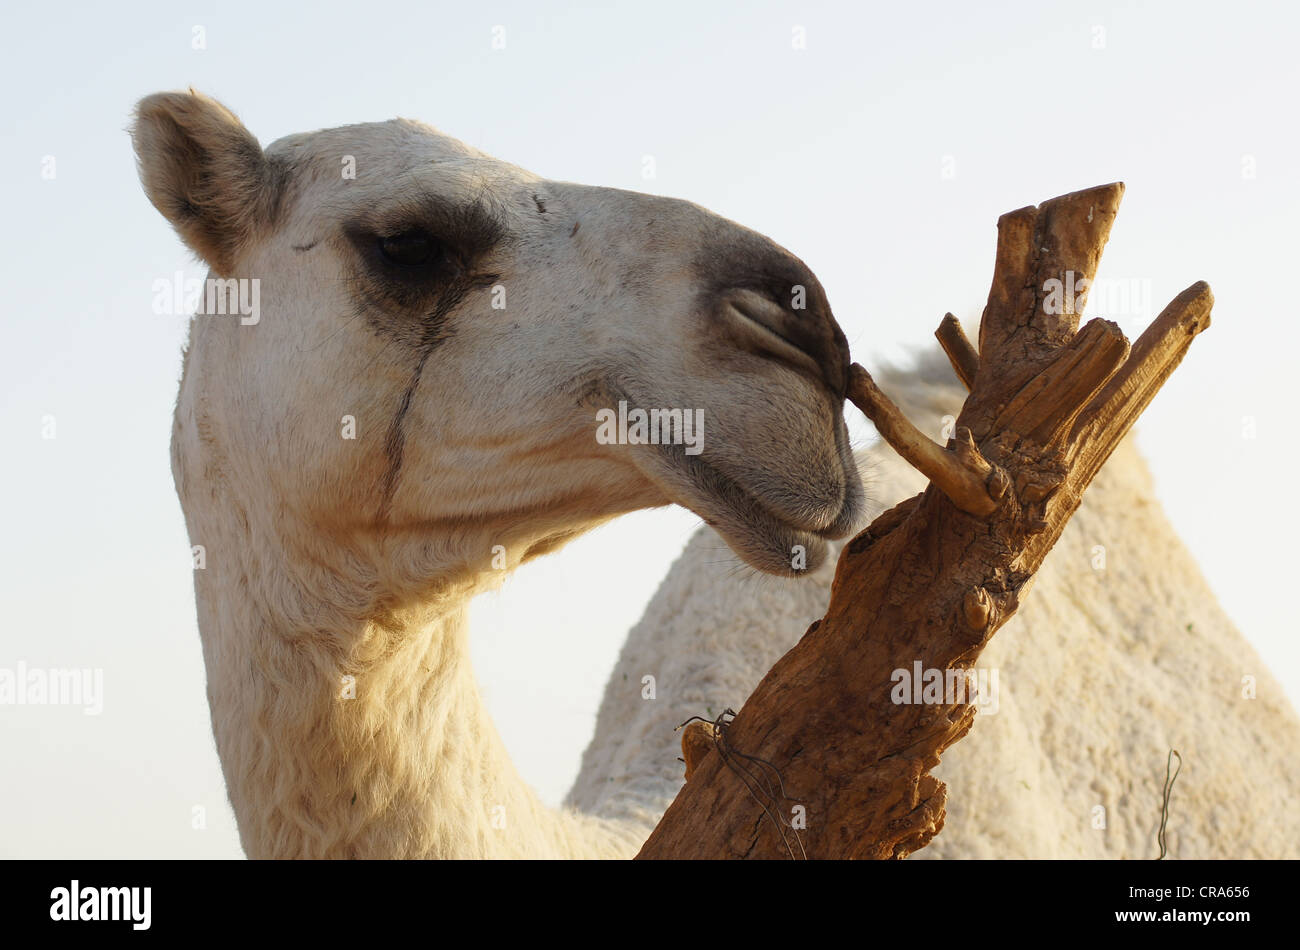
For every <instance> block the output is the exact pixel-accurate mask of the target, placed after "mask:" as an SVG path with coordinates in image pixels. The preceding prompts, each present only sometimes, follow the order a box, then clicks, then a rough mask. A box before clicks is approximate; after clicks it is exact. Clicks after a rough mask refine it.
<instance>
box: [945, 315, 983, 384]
mask: <svg viewBox="0 0 1300 950" xmlns="http://www.w3.org/2000/svg"><path fill="white" fill-rule="evenodd" d="M934 335H935V337H936V338H937V339H938V341H939V345H940V346H942V347H943V351H944V352H945V353H946V354H948V362H950V363H951V364H952V369H953V372H954V373H956V374H957V378H958V379H960V380H961V383H962V385H963V386H965V387H966V391H967V392H970V388H971V387H972V386H974V385H975V374H976V373H977V372H979V368H980V356H979V354H978V353H976V352H975V347H974V345H973V344H972V343H971V341H970V339H969V338H968V337H967V336H966V331H965V330H963V329H962V328H961V321H960V320H958V319H957V318H956V317H954V316H953V315H952V314H951V313H947V314H944V317H943V322H942V323H940V324H939V329H937V330H935V331H934Z"/></svg>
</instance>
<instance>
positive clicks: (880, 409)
mask: <svg viewBox="0 0 1300 950" xmlns="http://www.w3.org/2000/svg"><path fill="white" fill-rule="evenodd" d="M848 396H849V400H850V401H851V402H852V403H853V404H854V405H855V406H857V407H858V408H859V409H861V410H862V412H863V413H864V414H865V415H866V417H867V418H868V419H870V420H871V421H872V422H874V423H875V425H876V429H877V430H878V431H879V432H880V437H881V438H883V439H884V440H885V441H886V442H888V443H889V444H890V445H891V446H893V447H894V451H896V452H897V453H898V454H899V455H901V456H902V457H903V458H905V459H907V461H908V462H910V463H911V465H912V466H913V467H914V468H916V469H917V470H918V471H920V472H921V473H922V474H924V475H925V476H926V477H927V478H929V479H930V481H932V482H933V483H934V484H935V486H936V487H938V489H939V490H940V491H942V492H943V493H944V494H945V495H947V496H948V497H949V498H950V499H952V503H953V504H954V505H956V506H957V507H958V508H960V509H961V510H962V511H965V512H967V513H968V514H972V515H975V516H977V517H980V518H985V517H988V516H989V515H991V514H993V512H994V511H996V510H997V507H998V503H999V502H1000V501H1001V500H1002V498H1003V497H1004V496H1005V495H1006V492H1007V487H1008V482H1007V477H1006V473H1005V472H1001V473H1000V472H998V471H997V470H995V469H994V468H993V466H992V465H990V464H989V463H988V462H986V461H985V460H984V456H982V455H980V451H979V449H978V448H976V446H975V442H974V440H973V439H972V438H971V434H970V430H969V429H967V428H965V427H962V428H961V429H958V430H957V437H956V439H955V443H956V444H955V445H954V446H953V448H952V450H951V451H950V450H948V449H945V448H943V447H942V446H940V445H938V444H937V443H935V442H932V441H931V440H930V439H928V438H926V437H925V435H923V434H922V432H921V430H920V429H918V428H917V427H916V426H914V425H912V423H911V422H909V421H908V420H907V417H906V416H904V415H903V413H902V412H901V411H900V410H899V409H898V407H897V406H895V405H894V404H893V403H892V402H890V401H889V398H888V397H887V396H885V394H884V393H882V392H881V391H880V389H879V388H878V387H877V386H876V383H875V380H873V379H872V378H871V374H870V373H868V372H867V371H866V370H865V369H863V368H862V367H861V366H859V365H858V364H857V363H854V364H853V366H852V367H850V369H849V390H848Z"/></svg>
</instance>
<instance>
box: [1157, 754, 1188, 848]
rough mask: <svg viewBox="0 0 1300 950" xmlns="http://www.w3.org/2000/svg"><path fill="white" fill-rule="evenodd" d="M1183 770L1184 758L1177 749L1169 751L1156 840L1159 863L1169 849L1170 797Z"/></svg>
mask: <svg viewBox="0 0 1300 950" xmlns="http://www.w3.org/2000/svg"><path fill="white" fill-rule="evenodd" d="M1176 755H1177V756H1178V768H1177V769H1175V770H1174V774H1173V777H1172V778H1171V777H1170V776H1169V767H1170V766H1171V765H1173V762H1174V756H1176ZM1182 770H1183V757H1182V755H1180V754H1179V752H1178V750H1177V749H1170V750H1169V757H1168V758H1167V759H1166V760H1165V793H1164V802H1163V804H1162V805H1161V806H1160V831H1159V832H1158V833H1157V834H1156V840H1157V841H1159V842H1160V857H1158V858H1156V860H1157V861H1163V860H1164V859H1165V855H1166V854H1167V853H1168V849H1167V848H1166V847H1165V825H1166V824H1168V822H1169V796H1170V795H1171V794H1172V793H1173V791H1174V782H1175V780H1177V778H1178V773H1179V772H1181V771H1182Z"/></svg>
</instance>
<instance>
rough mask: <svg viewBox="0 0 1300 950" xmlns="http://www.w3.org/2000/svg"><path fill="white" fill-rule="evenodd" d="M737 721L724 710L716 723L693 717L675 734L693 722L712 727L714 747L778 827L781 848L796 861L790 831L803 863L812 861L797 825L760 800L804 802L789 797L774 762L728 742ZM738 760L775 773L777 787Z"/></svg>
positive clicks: (734, 714)
mask: <svg viewBox="0 0 1300 950" xmlns="http://www.w3.org/2000/svg"><path fill="white" fill-rule="evenodd" d="M728 717H730V718H728ZM735 718H736V713H735V710H733V709H724V710H723V711H722V712H721V713H719V714H718V717H717V718H716V719H712V720H709V719H705V718H704V717H703V716H691V717H690V718H689V719H687V720H686V721H685V722H683V723H682V724H681V725H679V726H678V727H677V729H675V730H673V731H674V732H676V731H678V730H680V729H683V728H685V727H686V726H687V725H689V724H690V723H692V722H704V723H708V724H709V725H711V726H712V727H713V735H712V738H713V745H714V748H716V749H717V750H718V754H719V755H720V756H722V762H723V764H724V765H726V766H727V768H729V769H731V771H732V772H734V773H735V775H736V777H737V778H739V779H740V781H741V784H743V785H744V786H745V789H746V790H747V791H748V792H749V795H750V797H751V798H753V799H754V801H755V802H757V803H758V807H759V808H761V809H763V814H765V815H766V816H767V817H768V820H769V821H771V822H772V824H773V825H774V826H776V830H777V834H779V835H780V836H781V844H783V845H784V846H785V850H786V853H787V854H789V855H790V859H791V860H792V861H793V860H796V858H795V853H794V849H793V848H791V847H790V842H789V839H788V838H787V837H786V834H785V829H786V828H789V829H790V833H791V834H792V835H793V836H794V840H795V844H797V845H798V846H799V853H800V855H802V857H803V860H805V861H806V860H808V852H807V851H806V850H805V849H804V846H803V840H802V839H801V838H800V836H799V830H798V829H797V828H795V827H794V825H793V824H791V823H789V822H787V821H786V820H785V819H784V818H783V817H781V816H780V815H778V814H776V813H774V812H773V810H772V809H771V808H769V807H768V805H767V802H765V801H764V800H763V798H760V797H759V792H762V793H763V795H764V796H765V797H766V798H767V799H768V800H769V801H770V802H771V803H772V805H773V806H778V805H779V803H780V801H781V800H785V801H791V802H800V801H802V799H799V798H794V797H793V796H791V795H789V794H787V793H786V790H785V782H784V781H783V780H782V778H781V770H780V769H778V768H777V767H776V766H775V765H773V764H772V763H771V762H769V761H767V760H766V759H763V758H760V757H759V756H756V755H749V754H747V753H745V752H740V751H738V750H737V749H734V748H732V747H731V744H730V743H729V742H728V741H727V727H728V726H730V725H731V721H732V720H734V719H735ZM737 759H745V760H747V761H749V762H753V763H755V764H756V765H759V766H766V767H767V768H769V769H771V770H772V773H773V774H774V775H775V776H776V787H775V788H774V787H773V785H772V780H771V779H770V778H768V777H767V775H766V774H764V773H762V772H761V771H760V772H759V773H758V774H757V775H756V774H755V773H754V772H752V771H750V769H749V768H748V767H747V766H745V765H744V764H742V763H740V762H738V761H737ZM776 789H780V796H779V797H778V796H777V793H776Z"/></svg>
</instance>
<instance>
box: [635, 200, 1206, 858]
mask: <svg viewBox="0 0 1300 950" xmlns="http://www.w3.org/2000/svg"><path fill="white" fill-rule="evenodd" d="M1123 191H1124V186H1123V185H1122V184H1119V183H1116V184H1110V185H1103V186H1100V187H1097V188H1091V189H1088V190H1086V191H1079V192H1075V193H1073V194H1068V195H1064V196H1062V197H1059V198H1054V199H1052V200H1050V201H1047V202H1044V203H1043V204H1041V205H1039V206H1038V207H1036V208H1034V207H1029V208H1021V209H1020V210H1018V211H1012V212H1010V213H1008V214H1005V215H1003V216H1002V217H1001V218H1000V219H999V220H998V245H997V259H996V264H995V267H994V273H993V285H992V288H991V290H990V291H989V297H988V304H987V306H986V307H985V309H984V314H983V317H982V319H981V323H980V331H979V350H978V353H976V350H975V348H974V347H973V346H972V344H971V343H970V342H969V341H968V340H967V339H966V337H965V335H964V334H963V333H962V331H961V327H960V325H959V324H958V323H957V321H956V320H955V319H954V318H952V316H951V315H949V316H948V317H947V318H945V320H944V323H943V324H942V325H941V326H940V328H939V331H938V333H937V336H938V337H939V339H940V341H941V343H942V344H943V346H944V349H945V351H946V352H947V353H948V355H949V357H950V359H951V361H952V364H953V368H954V370H955V372H956V373H957V375H958V376H959V377H960V378H961V379H962V381H963V382H964V383H965V384H966V386H967V387H968V388H969V390H970V394H969V396H968V398H967V399H966V402H965V404H964V406H963V408H962V410H961V414H960V416H959V417H958V419H957V426H956V429H955V436H954V438H952V439H950V440H949V442H948V444H947V446H946V447H944V446H939V445H938V444H936V443H934V442H932V441H931V440H930V439H928V438H927V437H926V436H925V435H923V434H922V433H921V432H919V431H918V430H917V429H916V428H915V427H914V426H913V425H912V424H911V423H910V422H909V421H908V420H907V419H906V418H905V417H904V416H903V414H902V413H901V412H900V411H899V410H898V409H897V407H895V406H894V405H893V403H891V402H890V401H889V399H888V398H887V397H886V396H885V395H884V394H883V393H881V392H880V390H879V389H877V388H876V385H875V383H874V382H873V381H872V379H871V377H870V375H868V374H867V372H866V371H865V370H864V369H862V368H861V367H860V366H857V365H855V366H854V367H853V370H852V379H851V385H850V391H849V398H850V399H851V400H852V401H853V402H854V403H855V404H856V405H858V406H859V408H861V409H862V411H863V412H865V413H866V414H867V416H868V417H870V418H871V420H872V421H873V422H874V423H875V425H876V427H877V429H878V430H879V432H880V434H881V436H882V437H883V438H884V439H885V440H886V441H888V442H889V443H890V444H891V445H892V446H893V447H894V448H895V449H896V450H897V451H898V452H899V453H900V454H901V455H902V456H903V457H904V458H905V459H906V460H907V461H908V462H910V463H911V464H912V465H914V466H915V467H916V468H917V469H919V470H920V471H921V472H922V473H923V474H925V475H926V476H927V477H928V478H929V479H930V485H929V486H928V487H927V489H926V490H925V491H924V492H923V493H922V494H920V495H917V496H916V497H914V498H911V499H909V500H907V501H905V502H903V503H901V504H899V505H896V506H895V507H894V508H892V509H890V510H889V511H886V512H885V513H884V514H882V515H880V517H878V518H877V519H876V520H875V521H874V522H873V523H872V524H871V525H870V526H869V527H868V528H867V529H866V530H865V531H863V532H862V533H861V534H860V535H858V536H857V537H856V538H855V539H853V540H852V541H851V542H850V543H849V544H848V545H847V546H846V547H845V548H844V550H843V552H842V553H841V555H840V559H839V563H838V565H837V567H836V573H835V580H834V583H833V586H832V588H831V602H830V606H829V608H828V609H827V612H826V615H825V616H824V617H823V618H822V619H821V620H819V621H817V622H815V623H813V625H812V626H811V627H809V629H808V631H807V633H805V634H804V636H803V638H802V639H801V640H800V641H799V642H798V644H796V645H795V646H794V648H793V649H791V650H790V651H789V652H788V653H787V654H786V655H785V656H783V657H782V658H781V659H780V660H779V661H778V662H777V664H776V665H775V666H774V667H773V668H772V669H771V670H770V671H769V672H768V674H767V675H766V676H765V677H764V678H763V680H762V682H761V683H759V685H758V687H757V688H756V689H755V690H754V692H753V694H752V695H751V696H750V697H749V699H748V700H747V701H746V703H745V704H744V706H743V708H741V710H740V712H739V713H737V714H735V715H734V718H733V717H732V715H731V714H730V712H728V714H724V716H722V717H719V719H718V720H716V721H715V722H713V723H707V724H700V723H695V724H693V725H692V727H691V728H690V729H688V730H687V733H686V736H685V739H684V742H683V746H684V754H685V755H686V757H687V762H688V772H689V775H688V781H687V783H686V784H685V785H684V786H683V787H682V789H681V791H680V793H679V794H678V795H677V798H676V799H675V800H674V801H673V803H672V805H671V806H670V807H669V808H668V811H667V812H666V813H665V815H664V817H663V819H662V820H661V821H660V822H659V825H658V826H657V827H656V828H655V830H654V831H653V832H652V833H651V835H650V837H649V839H648V840H647V841H646V843H645V845H644V846H643V847H642V849H641V852H640V854H639V855H638V857H640V858H745V857H747V858H792V857H793V858H803V857H808V858H902V857H905V856H907V855H908V854H909V853H911V852H913V851H915V850H917V849H918V848H921V847H923V846H924V845H925V844H926V843H927V842H929V841H930V840H931V839H932V838H933V837H934V836H935V835H936V834H938V832H939V831H940V829H941V828H942V827H943V821H944V803H945V800H946V794H947V793H946V789H945V787H944V785H943V783H941V782H939V781H938V780H937V779H935V778H934V777H933V776H931V775H930V774H929V773H930V770H931V769H932V768H934V766H935V765H937V764H938V762H939V756H940V754H941V753H942V752H943V751H944V750H945V749H946V748H947V747H948V746H950V745H951V744H952V743H954V742H956V741H957V740H958V739H960V738H961V737H962V736H963V735H965V734H966V732H967V730H969V729H970V728H971V725H972V723H973V721H974V717H975V706H974V704H973V701H972V700H973V699H974V697H973V696H971V695H970V693H969V692H967V693H965V694H964V695H957V696H956V697H955V698H954V696H953V695H952V690H951V689H946V690H944V691H943V694H942V698H941V700H940V701H937V702H919V703H918V702H913V701H905V702H895V701H894V695H895V690H896V684H897V683H898V678H897V677H896V676H895V671H898V670H907V671H912V670H915V669H917V667H916V664H917V663H919V664H920V668H921V669H924V670H927V671H929V670H938V671H945V672H944V673H943V681H944V683H945V684H947V683H952V682H953V681H954V679H955V680H957V681H958V682H961V681H963V679H964V677H965V676H967V675H968V671H970V670H971V669H972V667H973V666H974V664H975V662H976V660H977V659H978V657H979V655H980V653H981V651H982V650H983V648H984V645H985V644H986V643H988V641H989V638H990V637H991V636H992V635H993V633H994V632H995V631H996V630H997V629H998V628H999V627H1000V626H1002V624H1003V623H1005V622H1006V621H1007V619H1008V618H1010V617H1011V615H1012V614H1014V613H1015V611H1016V609H1017V607H1018V606H1019V605H1020V603H1021V601H1022V600H1023V598H1024V597H1025V594H1026V592H1027V591H1028V589H1029V586H1030V583H1031V582H1032V580H1033V577H1034V573H1035V572H1036V571H1037V570H1038V567H1039V565H1041V564H1042V561H1043V558H1044V557H1045V556H1046V555H1047V552H1048V551H1049V550H1051V548H1052V545H1053V544H1055V543H1056V540H1057V539H1058V538H1059V537H1060V535H1061V532H1062V530H1063V529H1064V527H1065V524H1066V522H1067V521H1068V520H1069V518H1070V516H1071V515H1072V514H1073V513H1074V511H1075V510H1076V509H1077V508H1078V506H1079V502H1080V499H1081V498H1082V496H1083V492H1084V490H1085V489H1086V488H1087V486H1088V485H1089V483H1090V482H1091V481H1092V479H1093V477H1094V476H1095V475H1096V474H1097V471H1098V470H1099V469H1100V468H1101V466H1102V464H1103V463H1104V462H1105V461H1106V459H1107V458H1108V457H1109V456H1110V454H1111V452H1112V451H1113V450H1114V449H1115V447H1116V445H1118V443H1119V442H1120V440H1121V439H1122V438H1123V437H1124V435H1125V433H1127V432H1128V430H1129V429H1130V428H1131V427H1132V425H1133V423H1134V421H1135V420H1136V419H1137V417H1138V416H1139V415H1140V414H1141V413H1142V411H1143V410H1144V409H1145V408H1146V406H1147V404H1148V403H1149V402H1150V401H1151V399H1152V397H1153V396H1154V395H1155V394H1156V392H1157V391H1158V390H1159V388H1160V387H1161V385H1162V384H1163V383H1164V381H1165V379H1166V378H1168V376H1169V374H1170V373H1171V372H1173V370H1174V368H1175V367H1177V365H1178V363H1179V362H1180V361H1181V360H1182V358H1183V356H1184V354H1185V353H1186V352H1187V349H1188V347H1189V346H1190V344H1191V341H1192V338H1193V337H1194V336H1195V335H1196V334H1198V333H1199V332H1201V331H1202V330H1203V329H1205V328H1206V327H1207V326H1209V322H1210V308H1211V305H1212V303H1213V296H1212V295H1211V293H1210V289H1209V286H1208V285H1206V284H1205V283H1203V282H1202V283H1196V284H1193V285H1192V286H1191V287H1189V288H1188V289H1187V290H1185V291H1183V292H1182V293H1181V294H1179V295H1178V296H1177V297H1176V298H1175V299H1174V300H1173V302H1172V303H1170V304H1169V306H1167V307H1166V308H1165V309H1164V311H1163V312H1162V313H1161V314H1160V315H1159V316H1158V317H1157V318H1156V319H1155V321H1154V322H1153V323H1152V324H1151V325H1150V326H1149V327H1148V328H1147V330H1146V331H1145V332H1144V333H1143V334H1142V335H1141V336H1140V337H1139V338H1138V340H1137V342H1136V343H1135V344H1133V346H1132V347H1131V349H1130V346H1129V342H1128V340H1126V339H1125V338H1124V335H1123V334H1122V333H1121V332H1120V331H1119V329H1118V327H1116V326H1115V324H1113V323H1110V322H1108V321H1105V320H1099V319H1094V320H1092V321H1090V322H1089V323H1088V324H1086V325H1085V326H1084V327H1083V329H1082V330H1079V329H1077V328H1078V322H1079V311H1080V310H1081V309H1082V306H1081V304H1082V299H1081V295H1082V293H1083V292H1086V288H1087V287H1088V286H1089V285H1090V284H1091V282H1092V279H1093V275H1094V274H1095V273H1096V270H1097V265H1098V262H1099V261H1100V258H1101V252H1102V249H1103V247H1104V246H1105V243H1106V238H1107V236H1108V235H1109V233H1110V228H1111V223H1112V222H1113V221H1114V218H1115V214H1116V211H1117V209H1118V206H1119V201H1120V198H1121V196H1122V195H1123ZM950 670H951V671H957V672H956V673H954V674H949V673H947V672H946V671H950ZM958 692H959V693H960V691H958ZM688 747H689V748H688ZM990 767H991V768H996V767H997V763H990Z"/></svg>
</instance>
